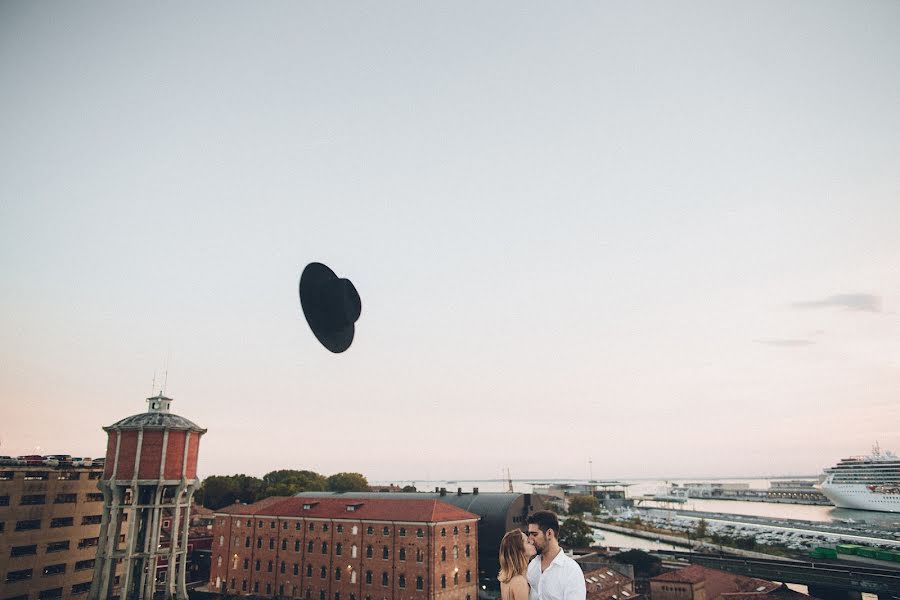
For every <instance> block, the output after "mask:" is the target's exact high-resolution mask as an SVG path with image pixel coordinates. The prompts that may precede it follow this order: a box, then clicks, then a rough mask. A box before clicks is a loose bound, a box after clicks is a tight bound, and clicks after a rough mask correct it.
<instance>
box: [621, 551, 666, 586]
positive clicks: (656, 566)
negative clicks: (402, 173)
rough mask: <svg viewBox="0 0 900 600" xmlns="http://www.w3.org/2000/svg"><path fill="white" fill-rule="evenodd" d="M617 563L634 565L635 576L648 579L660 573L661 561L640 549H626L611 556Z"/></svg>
mask: <svg viewBox="0 0 900 600" xmlns="http://www.w3.org/2000/svg"><path fill="white" fill-rule="evenodd" d="M612 559H613V560H614V561H616V562H618V563H622V564H626V565H631V566H632V567H634V574H635V577H637V578H641V579H648V578H650V577H654V576H656V575H659V574H660V573H662V561H661V560H659V559H658V558H656V557H653V556H651V555H649V554H647V553H646V552H643V551H641V550H628V551H626V552H619V553H618V554H615V555H613V556H612Z"/></svg>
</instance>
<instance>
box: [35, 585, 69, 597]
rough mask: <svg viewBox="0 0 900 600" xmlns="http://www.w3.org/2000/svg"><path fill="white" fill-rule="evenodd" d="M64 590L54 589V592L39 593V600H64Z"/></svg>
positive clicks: (44, 591)
mask: <svg viewBox="0 0 900 600" xmlns="http://www.w3.org/2000/svg"><path fill="white" fill-rule="evenodd" d="M62 594H63V589H62V588H61V587H60V588H53V589H52V590H43V591H42V592H40V593H38V600H50V599H51V598H62Z"/></svg>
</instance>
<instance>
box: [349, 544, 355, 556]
mask: <svg viewBox="0 0 900 600" xmlns="http://www.w3.org/2000/svg"><path fill="white" fill-rule="evenodd" d="M350 558H356V544H353V545H352V546H350Z"/></svg>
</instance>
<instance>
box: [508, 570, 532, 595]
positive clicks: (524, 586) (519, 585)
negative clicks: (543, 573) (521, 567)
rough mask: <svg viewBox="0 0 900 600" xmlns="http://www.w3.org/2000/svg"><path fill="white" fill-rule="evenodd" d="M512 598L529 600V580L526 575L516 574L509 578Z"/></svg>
mask: <svg viewBox="0 0 900 600" xmlns="http://www.w3.org/2000/svg"><path fill="white" fill-rule="evenodd" d="M509 587H510V591H511V592H512V594H511V597H512V598H511V600H528V580H527V579H526V578H525V576H524V575H516V576H515V577H513V578H512V579H510V580H509Z"/></svg>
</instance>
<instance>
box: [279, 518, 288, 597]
mask: <svg viewBox="0 0 900 600" xmlns="http://www.w3.org/2000/svg"><path fill="white" fill-rule="evenodd" d="M287 526H288V524H287V521H285V522H284V523H282V524H281V528H282V529H287ZM282 587H283V586H282Z"/></svg>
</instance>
